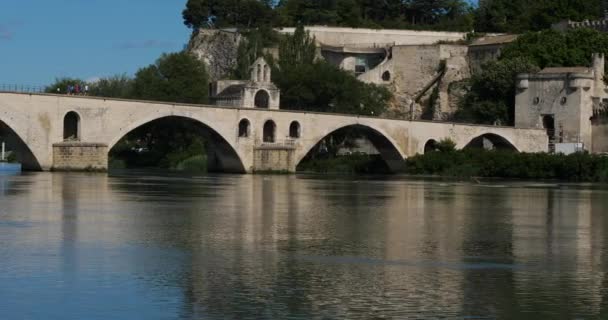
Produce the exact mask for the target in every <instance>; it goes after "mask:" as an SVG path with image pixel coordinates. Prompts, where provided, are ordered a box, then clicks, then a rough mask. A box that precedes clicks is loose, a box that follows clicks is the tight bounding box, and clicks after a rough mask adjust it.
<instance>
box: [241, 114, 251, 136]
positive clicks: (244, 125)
mask: <svg viewBox="0 0 608 320" xmlns="http://www.w3.org/2000/svg"><path fill="white" fill-rule="evenodd" d="M250 131H251V123H249V120H247V119H243V120H241V121H240V122H239V138H247V137H249V135H250V134H251V132H250Z"/></svg>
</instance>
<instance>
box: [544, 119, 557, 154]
mask: <svg viewBox="0 0 608 320" xmlns="http://www.w3.org/2000/svg"><path fill="white" fill-rule="evenodd" d="M543 128H544V129H545V130H546V131H547V136H548V137H549V152H550V153H553V152H555V116H554V115H552V114H546V115H544V116H543Z"/></svg>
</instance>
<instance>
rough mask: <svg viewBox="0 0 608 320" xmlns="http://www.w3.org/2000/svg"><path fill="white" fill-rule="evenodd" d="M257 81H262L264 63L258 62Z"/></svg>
mask: <svg viewBox="0 0 608 320" xmlns="http://www.w3.org/2000/svg"><path fill="white" fill-rule="evenodd" d="M255 81H257V82H260V81H262V65H261V64H258V66H257V77H256V79H255Z"/></svg>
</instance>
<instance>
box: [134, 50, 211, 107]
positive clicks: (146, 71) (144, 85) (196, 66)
mask: <svg viewBox="0 0 608 320" xmlns="http://www.w3.org/2000/svg"><path fill="white" fill-rule="evenodd" d="M208 79H209V78H208V75H207V70H206V69H205V64H204V63H203V62H202V61H200V60H198V59H197V58H196V57H194V56H193V55H191V54H189V53H186V52H180V53H171V54H164V55H162V56H161V57H160V58H159V59H158V60H157V61H156V63H155V64H152V65H149V66H147V67H145V68H142V69H140V70H139V71H137V73H136V74H135V79H134V81H133V97H134V98H138V99H146V100H156V101H170V102H180V103H206V102H207V98H208V91H209V84H208V82H209V80H208Z"/></svg>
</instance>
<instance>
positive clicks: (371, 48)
mask: <svg viewBox="0 0 608 320" xmlns="http://www.w3.org/2000/svg"><path fill="white" fill-rule="evenodd" d="M306 30H307V31H308V32H309V33H310V34H311V36H313V37H314V38H315V40H316V42H317V46H318V52H319V57H321V58H323V59H325V60H326V61H328V62H329V63H331V64H334V65H336V66H338V67H340V68H341V69H343V70H347V71H350V72H352V73H353V74H354V75H355V76H356V77H357V78H358V79H359V80H361V81H363V82H367V83H374V84H378V85H383V86H386V87H388V88H389V89H390V90H391V91H392V92H393V93H394V96H395V99H394V101H393V102H392V103H391V106H390V108H389V110H388V112H387V114H385V116H387V117H391V118H397V119H411V120H417V119H425V120H450V119H451V118H452V116H453V114H454V112H455V111H456V110H457V107H458V104H459V102H460V99H461V98H462V96H463V95H464V93H465V92H466V90H465V89H466V88H465V87H464V84H463V81H462V80H464V79H467V78H469V77H470V76H471V74H472V73H473V72H478V71H479V70H480V68H481V67H480V66H481V65H482V64H483V63H484V62H487V61H488V60H491V59H496V58H497V57H498V55H499V54H500V49H501V48H502V46H503V45H504V44H505V43H508V42H510V41H513V40H515V37H514V36H507V37H504V36H503V37H495V36H493V35H491V36H488V37H486V38H482V39H479V40H478V41H476V42H475V43H473V44H472V45H470V46H469V45H467V44H465V39H466V33H462V32H436V31H415V30H384V29H382V30H376V29H353V28H336V27H325V26H309V27H306ZM277 31H278V32H280V33H284V34H289V33H293V32H294V31H295V29H294V28H282V29H279V30H277ZM241 40H242V37H241V36H240V34H239V33H238V32H237V31H236V30H231V29H222V30H209V29H201V30H199V31H198V32H197V34H196V35H194V36H193V38H192V40H191V42H190V44H189V48H188V50H190V51H191V52H193V53H195V54H196V55H197V56H198V57H200V58H201V59H202V60H203V61H205V62H206V63H207V64H208V65H209V71H210V74H211V78H212V79H211V80H213V81H216V80H220V79H225V78H226V77H227V76H228V75H229V72H230V70H231V69H232V68H233V67H234V66H235V64H236V59H237V49H238V45H239V43H240V41H241ZM215 91H217V90H216V89H215V88H212V95H213V94H216V92H215ZM231 103H232V102H231ZM235 103H236V102H235Z"/></svg>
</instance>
